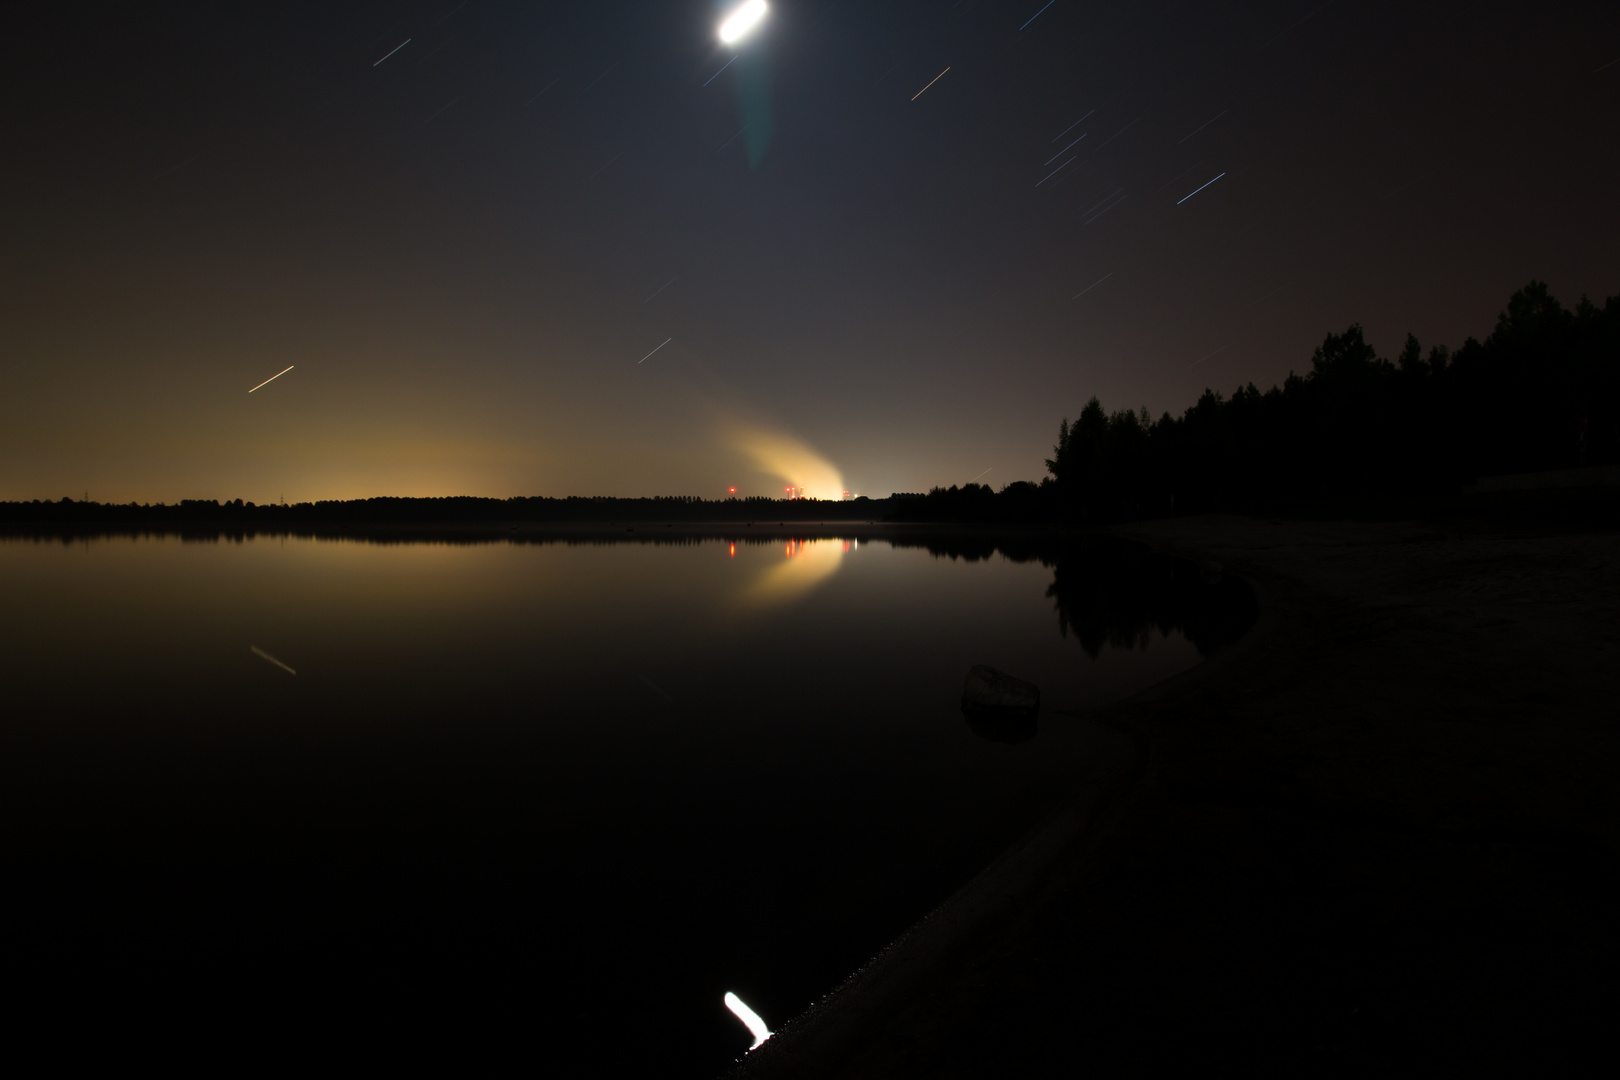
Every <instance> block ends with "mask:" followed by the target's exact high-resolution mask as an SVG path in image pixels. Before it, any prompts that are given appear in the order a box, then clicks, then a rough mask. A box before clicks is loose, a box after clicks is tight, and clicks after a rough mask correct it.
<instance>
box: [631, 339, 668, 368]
mask: <svg viewBox="0 0 1620 1080" xmlns="http://www.w3.org/2000/svg"><path fill="white" fill-rule="evenodd" d="M674 340H675V339H674V338H672V337H667V338H665V339H664V344H663V345H660V346H658V349H662V348H663V347H664V345H668V344H669V343H670V342H672V341H674ZM658 349H654V350H653V351H652V352H650V353H648V354H647V355H646V356H643V357H642V358H641V359H640V360H637V361H636V363H638V364H645V363H646V362H647V361H648V360H649V359H651V358H652V354H653V353H655V352H657V351H658Z"/></svg>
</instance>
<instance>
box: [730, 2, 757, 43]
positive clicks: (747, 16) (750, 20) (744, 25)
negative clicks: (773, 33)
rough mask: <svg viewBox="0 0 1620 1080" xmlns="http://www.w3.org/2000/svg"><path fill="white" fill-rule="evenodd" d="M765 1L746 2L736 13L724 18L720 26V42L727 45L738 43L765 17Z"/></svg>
mask: <svg viewBox="0 0 1620 1080" xmlns="http://www.w3.org/2000/svg"><path fill="white" fill-rule="evenodd" d="M765 10H766V9H765V0H748V2H747V3H746V4H743V5H742V6H741V7H739V8H738V9H737V10H736V11H733V12H732V13H731V14H730V15H728V16H726V21H725V22H723V23H721V24H720V40H721V41H723V42H725V43H726V44H727V45H730V44H732V43H733V42H736V41H740V40H742V38H743V37H744V36H745V35H747V33H748V32H749V31H750V30H752V29H753V28H754V27H756V26H758V25H759V21H760V20H761V19H763V18H764V17H765Z"/></svg>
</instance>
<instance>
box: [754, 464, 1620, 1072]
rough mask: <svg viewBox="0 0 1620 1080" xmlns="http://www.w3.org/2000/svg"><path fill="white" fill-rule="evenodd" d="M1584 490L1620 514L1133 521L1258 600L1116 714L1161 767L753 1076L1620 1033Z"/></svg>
mask: <svg viewBox="0 0 1620 1080" xmlns="http://www.w3.org/2000/svg"><path fill="white" fill-rule="evenodd" d="M1586 498H1587V499H1588V500H1592V499H1597V500H1600V501H1601V500H1607V503H1608V504H1609V505H1608V506H1607V507H1606V508H1605V509H1603V511H1602V512H1601V513H1599V514H1597V515H1595V516H1594V515H1584V517H1585V519H1586V520H1588V521H1589V522H1590V521H1591V520H1600V521H1610V524H1608V525H1607V526H1606V527H1599V528H1595V529H1594V528H1590V527H1588V528H1585V529H1582V528H1573V527H1570V525H1569V523H1568V519H1567V518H1566V519H1565V520H1564V521H1563V522H1562V523H1560V522H1556V521H1551V520H1549V519H1547V518H1545V517H1536V516H1535V515H1530V516H1528V517H1527V516H1524V515H1518V516H1514V515H1509V516H1507V517H1505V518H1503V517H1496V518H1494V519H1482V518H1481V517H1479V516H1478V515H1475V516H1468V515H1463V516H1457V515H1455V514H1453V515H1451V516H1448V517H1446V518H1443V519H1438V520H1435V519H1431V520H1429V521H1426V522H1422V523H1414V522H1410V521H1408V522H1397V523H1363V524H1344V523H1320V522H1317V523H1312V522H1289V523H1284V522H1276V521H1266V520H1250V519H1239V518H1202V519H1184V520H1180V521H1161V522H1155V523H1148V524H1142V525H1137V526H1131V527H1128V528H1121V529H1119V530H1117V531H1119V532H1121V533H1124V534H1126V535H1130V536H1134V537H1137V538H1140V539H1143V540H1146V541H1148V542H1149V543H1152V544H1153V545H1155V546H1156V547H1158V548H1160V549H1161V550H1166V551H1171V552H1174V553H1177V554H1181V555H1191V556H1195V557H1198V558H1200V559H1202V560H1204V561H1206V563H1207V562H1209V561H1216V562H1218V563H1220V564H1222V567H1223V569H1224V571H1225V572H1226V573H1228V574H1234V573H1235V574H1240V575H1242V576H1243V577H1245V578H1246V579H1248V580H1249V581H1250V582H1251V583H1252V584H1253V585H1254V586H1255V587H1256V589H1257V591H1258V593H1259V595H1260V599H1261V605H1262V615H1261V620H1260V625H1259V626H1258V627H1257V629H1256V630H1255V631H1254V632H1253V633H1252V634H1250V635H1249V636H1248V637H1247V638H1245V639H1244V640H1243V641H1241V642H1240V643H1238V644H1237V645H1235V646H1232V647H1231V648H1229V649H1227V650H1226V651H1225V652H1223V653H1221V654H1219V655H1217V656H1216V657H1215V658H1213V659H1211V660H1210V661H1208V662H1206V663H1205V664H1203V665H1202V666H1201V667H1200V668H1198V669H1195V670H1194V671H1192V672H1189V673H1188V674H1187V675H1185V676H1182V677H1179V678H1177V679H1175V680H1172V681H1171V682H1170V683H1168V684H1164V685H1162V686H1160V687H1158V688H1156V689H1155V690H1153V691H1150V692H1148V693H1147V694H1144V695H1141V696H1139V697H1138V698H1136V699H1133V700H1131V701H1128V702H1125V703H1123V704H1120V705H1115V706H1111V707H1108V708H1105V709H1101V710H1098V711H1096V712H1094V713H1092V714H1090V715H1088V716H1087V717H1086V719H1087V720H1088V721H1090V722H1093V723H1097V724H1102V725H1108V726H1110V727H1112V728H1115V729H1118V730H1120V731H1123V732H1126V733H1128V734H1129V735H1130V736H1131V737H1132V739H1133V740H1134V742H1135V744H1136V746H1137V748H1138V752H1139V758H1138V761H1137V764H1136V768H1135V769H1134V771H1132V772H1130V773H1129V774H1127V775H1124V776H1122V777H1121V778H1120V779H1119V780H1118V781H1117V782H1116V783H1115V785H1114V786H1113V788H1112V789H1111V790H1110V791H1108V792H1107V793H1105V794H1102V795H1101V796H1097V795H1092V796H1088V800H1087V801H1085V802H1083V803H1082V802H1077V803H1075V804H1074V805H1072V806H1070V807H1069V808H1068V809H1067V810H1066V811H1064V812H1063V813H1060V814H1059V815H1057V816H1056V817H1054V818H1053V819H1052V820H1051V821H1050V822H1049V823H1048V825H1046V826H1045V827H1044V828H1043V829H1041V830H1037V832H1036V833H1033V834H1031V836H1030V837H1028V838H1027V839H1026V841H1025V842H1024V843H1022V844H1021V845H1020V846H1018V847H1016V848H1015V849H1013V850H1012V851H1010V852H1009V853H1008V854H1007V855H1006V856H1005V857H1004V858H1003V859H1002V860H1001V861H1000V862H999V863H998V864H997V865H996V866H993V867H991V868H990V869H989V870H987V871H986V872H985V873H984V874H983V875H981V876H980V878H978V879H977V880H976V881H975V882H973V883H972V884H971V885H969V886H968V887H967V888H966V889H964V890H963V891H962V892H960V893H959V894H957V895H956V896H955V897H953V898H952V900H950V901H949V902H947V903H946V904H945V905H943V906H942V907H941V908H940V909H939V911H937V912H936V913H935V914H934V915H933V916H931V917H930V918H929V919H928V920H925V921H924V922H923V923H921V924H919V925H918V926H917V927H915V928H914V929H913V930H912V931H911V932H910V933H909V934H908V935H907V936H906V937H904V938H902V939H901V940H900V941H898V942H896V943H895V944H894V945H893V946H892V947H891V948H890V949H889V950H888V952H886V953H885V954H884V955H883V956H881V957H879V958H878V959H877V960H876V961H874V962H873V963H872V964H871V965H869V966H868V967H867V968H866V969H865V970H863V971H861V972H859V973H857V975H856V976H855V977H853V978H852V979H851V980H850V982H849V983H848V984H847V985H846V986H844V987H843V988H841V989H840V990H839V991H837V992H835V993H834V994H832V995H831V996H830V997H829V998H828V999H827V1000H826V1001H824V1002H823V1003H822V1004H821V1005H820V1006H819V1007H817V1008H816V1009H814V1010H812V1011H811V1012H810V1013H808V1014H806V1015H804V1016H802V1017H800V1018H799V1019H797V1020H796V1021H794V1022H793V1023H792V1024H790V1025H788V1026H787V1027H786V1028H785V1029H784V1030H783V1031H781V1032H780V1033H779V1034H778V1035H777V1036H776V1037H775V1038H773V1039H772V1040H771V1041H769V1042H767V1043H766V1044H765V1046H764V1047H762V1048H761V1049H760V1050H758V1051H755V1052H754V1053H752V1054H750V1055H749V1056H748V1058H746V1059H745V1060H744V1062H743V1063H742V1064H741V1065H740V1066H739V1067H738V1070H737V1073H736V1075H737V1076H739V1077H746V1078H771V1077H801V1076H802V1077H812V1076H813V1077H846V1078H854V1077H913V1076H915V1077H923V1076H926V1077H976V1076H1007V1077H1024V1076H1035V1077H1039V1076H1071V1075H1079V1074H1082V1073H1085V1074H1087V1075H1105V1076H1107V1075H1120V1074H1146V1075H1153V1074H1163V1073H1165V1072H1166V1071H1168V1069H1169V1068H1185V1067H1188V1066H1192V1067H1196V1068H1199V1069H1208V1068H1210V1067H1223V1066H1224V1067H1227V1068H1231V1067H1238V1068H1247V1069H1265V1070H1268V1071H1270V1070H1281V1069H1289V1070H1307V1069H1309V1070H1313V1071H1320V1070H1321V1069H1323V1068H1324V1067H1325V1068H1328V1069H1334V1068H1339V1067H1353V1068H1356V1069H1358V1071H1359V1070H1360V1069H1365V1068H1379V1067H1388V1066H1401V1067H1413V1066H1418V1067H1428V1068H1439V1069H1441V1070H1443V1071H1445V1072H1448V1073H1449V1072H1454V1071H1465V1070H1466V1071H1475V1070H1477V1069H1491V1070H1493V1071H1495V1070H1499V1069H1501V1068H1502V1067H1503V1066H1504V1065H1510V1064H1511V1065H1514V1066H1517V1067H1524V1066H1529V1067H1532V1068H1537V1069H1539V1070H1548V1069H1550V1068H1552V1067H1556V1066H1557V1065H1559V1064H1569V1063H1573V1062H1574V1061H1576V1060H1580V1061H1583V1062H1585V1061H1591V1062H1593V1063H1596V1062H1598V1061H1601V1060H1605V1059H1607V1058H1609V1057H1612V1056H1613V1054H1614V1050H1613V1044H1612V1041H1611V1040H1610V1039H1609V1037H1608V1033H1609V1032H1610V1031H1611V1030H1612V1024H1613V1016H1614V1015H1615V1006H1616V1004H1617V1003H1620V994H1617V993H1616V981H1617V978H1620V975H1617V966H1616V965H1617V961H1620V948H1617V946H1620V935H1617V933H1616V925H1615V901H1616V885H1617V884H1620V879H1617V874H1616V871H1615V855H1616V848H1617V841H1620V785H1617V783H1616V780H1617V777H1620V695H1617V694H1616V683H1617V680H1616V672H1620V627H1617V625H1616V622H1615V614H1616V612H1617V611H1620V536H1617V534H1616V532H1615V531H1614V530H1613V527H1612V520H1611V519H1612V517H1613V515H1612V513H1611V512H1610V511H1611V510H1612V504H1613V502H1614V499H1615V493H1614V492H1613V490H1612V489H1611V490H1610V491H1609V492H1608V493H1606V494H1600V493H1593V494H1592V495H1591V496H1587V497H1586ZM1576 516H1577V517H1582V516H1583V515H1576Z"/></svg>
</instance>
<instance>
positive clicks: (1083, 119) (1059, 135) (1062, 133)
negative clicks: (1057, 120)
mask: <svg viewBox="0 0 1620 1080" xmlns="http://www.w3.org/2000/svg"><path fill="white" fill-rule="evenodd" d="M1096 111H1097V110H1096V109H1092V110H1091V112H1088V113H1086V116H1090V115H1091V113H1094V112H1096ZM1086 116H1082V117H1081V118H1080V119H1078V120H1076V121H1075V122H1074V123H1072V124H1070V125H1069V126H1068V127H1066V128H1064V129H1063V130H1062V131H1060V132H1058V133H1057V138H1056V139H1053V140H1052V141H1053V142H1057V141H1058V139H1061V138H1063V136H1065V135H1067V134H1068V133H1069V132H1071V131H1073V130H1074V129H1075V128H1077V127H1079V126H1080V125H1081V124H1083V123H1085V122H1086Z"/></svg>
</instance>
